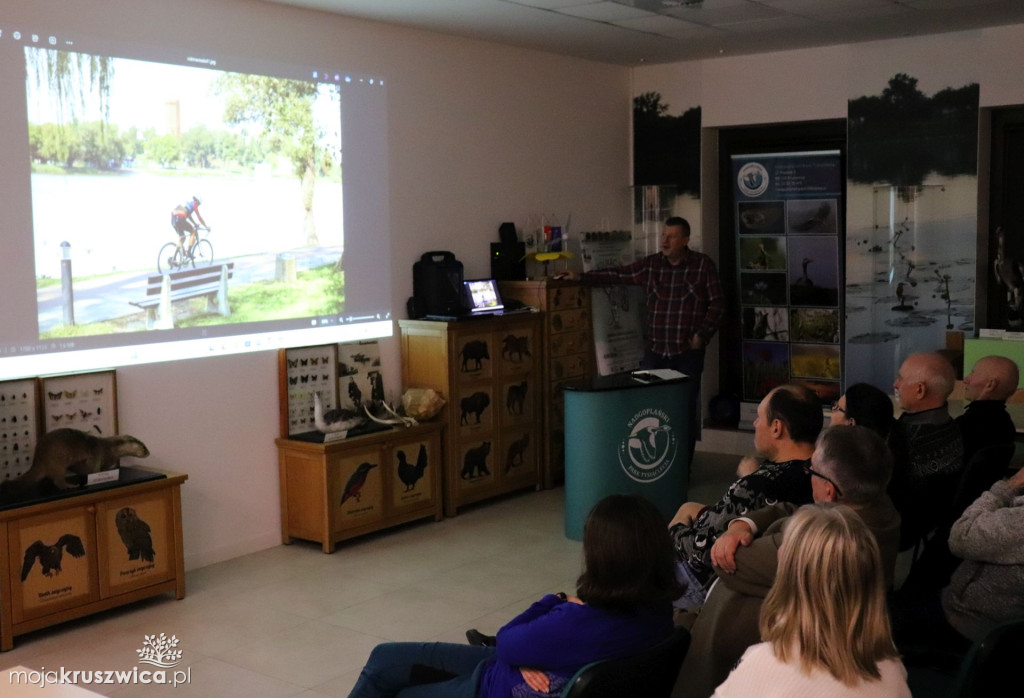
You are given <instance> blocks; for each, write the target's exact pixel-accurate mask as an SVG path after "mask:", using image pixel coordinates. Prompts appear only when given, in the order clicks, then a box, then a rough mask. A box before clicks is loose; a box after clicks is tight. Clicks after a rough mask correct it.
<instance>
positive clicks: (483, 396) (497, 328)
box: [398, 313, 543, 516]
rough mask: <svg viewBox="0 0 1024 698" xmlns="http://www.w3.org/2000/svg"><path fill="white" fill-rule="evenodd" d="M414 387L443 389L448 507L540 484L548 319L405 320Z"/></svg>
mask: <svg viewBox="0 0 1024 698" xmlns="http://www.w3.org/2000/svg"><path fill="white" fill-rule="evenodd" d="M398 324H399V327H400V328H401V333H402V378H403V381H404V385H405V387H406V388H433V389H434V390H436V391H438V392H439V393H441V394H442V395H443V396H444V397H445V399H446V400H447V401H448V403H447V404H446V405H445V414H446V417H447V419H446V421H447V428H446V429H445V436H444V451H445V456H444V457H445V472H444V509H445V514H447V515H448V516H454V515H455V513H456V511H457V509H458V508H459V507H461V506H463V505H465V504H469V503H471V502H476V501H480V500H483V499H488V498H490V497H494V496H497V495H499V494H503V493H505V492H511V491H513V490H517V489H523V488H526V487H538V486H539V485H540V458H539V453H540V450H541V448H542V444H541V443H540V424H541V422H542V419H543V407H542V406H541V390H540V388H541V384H540V375H541V373H540V371H541V363H542V361H543V358H542V357H543V349H542V346H541V344H540V336H541V330H540V317H539V315H537V314H532V313H524V314H518V315H507V316H496V317H489V318H472V319H467V320H465V321H462V322H434V321H429V320H399V321H398Z"/></svg>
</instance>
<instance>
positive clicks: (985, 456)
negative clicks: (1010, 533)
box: [949, 442, 1016, 526]
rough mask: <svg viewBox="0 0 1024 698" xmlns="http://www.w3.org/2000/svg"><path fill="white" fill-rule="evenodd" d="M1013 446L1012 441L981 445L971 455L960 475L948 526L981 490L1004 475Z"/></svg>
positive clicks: (1011, 455)
mask: <svg viewBox="0 0 1024 698" xmlns="http://www.w3.org/2000/svg"><path fill="white" fill-rule="evenodd" d="M1015 448H1016V445H1015V444H1014V443H1012V442H1011V443H1008V444H995V445H992V446H982V447H981V448H979V449H978V450H977V451H976V452H975V454H974V455H973V456H971V460H970V461H969V462H968V463H967V465H966V467H965V468H964V472H963V473H962V474H961V476H960V482H959V484H958V486H957V490H956V495H955V496H954V499H953V509H952V514H953V518H952V520H951V521H949V525H950V526H952V525H953V523H954V522H956V520H957V519H959V518H960V515H961V514H963V513H964V509H966V508H967V507H969V506H970V505H971V504H972V503H973V502H974V500H975V499H977V498H978V497H980V496H981V493H982V492H984V491H985V490H987V489H988V488H989V487H991V486H992V484H993V483H994V482H995V481H996V480H999V479H1000V478H1002V477H1003V476H1005V475H1006V469H1007V468H1009V467H1010V459H1012V458H1013V453H1014V449H1015Z"/></svg>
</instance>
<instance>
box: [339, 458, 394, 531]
mask: <svg viewBox="0 0 1024 698" xmlns="http://www.w3.org/2000/svg"><path fill="white" fill-rule="evenodd" d="M328 467H337V468H338V469H339V477H337V478H334V481H335V483H336V485H335V492H333V493H332V494H331V499H332V505H333V506H337V507H339V509H340V510H339V511H338V512H337V513H336V515H335V517H334V521H335V528H336V529H338V530H345V529H348V528H355V527H357V526H364V525H366V524H369V523H372V522H373V521H376V520H377V519H380V518H381V517H382V516H383V515H384V488H383V487H382V485H381V479H382V477H383V473H382V472H381V462H380V451H379V450H377V449H374V450H372V451H365V452H363V453H361V454H355V455H352V456H347V457H345V458H343V459H340V460H339V461H338V462H337V463H336V464H334V463H328Z"/></svg>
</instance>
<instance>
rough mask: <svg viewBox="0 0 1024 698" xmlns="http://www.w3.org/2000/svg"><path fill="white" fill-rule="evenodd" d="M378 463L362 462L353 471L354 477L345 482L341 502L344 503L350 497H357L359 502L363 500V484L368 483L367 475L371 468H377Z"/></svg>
mask: <svg viewBox="0 0 1024 698" xmlns="http://www.w3.org/2000/svg"><path fill="white" fill-rule="evenodd" d="M376 467H377V464H376V463H360V464H359V467H358V468H356V471H355V472H354V473H352V477H350V478H349V479H348V482H346V483H345V491H344V492H342V493H341V503H342V504H344V503H345V502H346V501H348V500H349V499H355V500H356V501H357V502H361V501H362V499H361V496H362V491H363V485H365V484H366V476H367V475H368V474H369V472H370V470H372V469H373V468H376Z"/></svg>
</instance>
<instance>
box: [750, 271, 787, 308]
mask: <svg viewBox="0 0 1024 698" xmlns="http://www.w3.org/2000/svg"><path fill="white" fill-rule="evenodd" d="M740 303H741V304H742V305H786V304H787V303H786V275H785V274H779V273H770V272H749V271H745V272H742V273H741V274H740Z"/></svg>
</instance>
